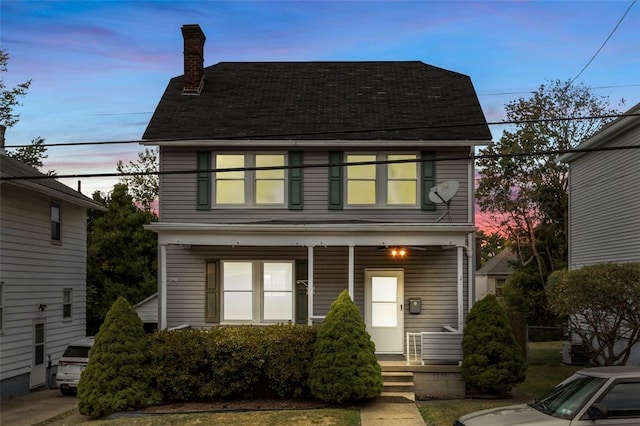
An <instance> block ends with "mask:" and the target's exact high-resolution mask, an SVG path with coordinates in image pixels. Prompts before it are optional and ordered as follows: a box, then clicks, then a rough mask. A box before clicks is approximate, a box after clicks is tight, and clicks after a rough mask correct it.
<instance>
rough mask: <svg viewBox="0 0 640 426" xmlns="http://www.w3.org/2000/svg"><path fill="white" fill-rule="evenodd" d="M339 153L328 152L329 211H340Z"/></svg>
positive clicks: (341, 200)
mask: <svg viewBox="0 0 640 426" xmlns="http://www.w3.org/2000/svg"><path fill="white" fill-rule="evenodd" d="M342 162H343V156H342V152H341V151H332V152H329V210H342V204H343V199H342V168H343V167H342V166H341V165H339V164H342Z"/></svg>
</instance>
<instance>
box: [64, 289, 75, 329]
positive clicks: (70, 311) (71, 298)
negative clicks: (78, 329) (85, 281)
mask: <svg viewBox="0 0 640 426" xmlns="http://www.w3.org/2000/svg"><path fill="white" fill-rule="evenodd" d="M67 294H68V295H69V302H68V303H67V302H66V301H65V296H66V295H67ZM66 305H68V306H69V315H68V316H65V314H64V313H65V310H64V308H65V306H66ZM62 319H63V320H65V321H69V320H72V319H73V289H72V288H63V289H62Z"/></svg>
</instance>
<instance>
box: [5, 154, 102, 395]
mask: <svg viewBox="0 0 640 426" xmlns="http://www.w3.org/2000/svg"><path fill="white" fill-rule="evenodd" d="M0 151H1V152H0V176H2V177H3V178H13V177H15V178H21V177H25V176H41V177H44V175H42V174H41V173H39V172H38V171H37V170H36V169H34V168H31V167H29V166H26V165H24V164H22V163H21V162H19V161H18V160H16V159H14V158H11V157H8V156H7V155H5V152H4V141H3V142H2V147H1V148H0ZM88 209H103V207H102V206H101V205H99V204H97V203H95V202H94V201H93V200H91V199H90V198H87V197H85V196H84V195H82V194H81V193H79V192H77V191H74V190H73V189H71V188H69V187H67V186H65V185H63V184H61V183H60V182H58V181H56V180H55V179H53V178H48V179H37V180H35V179H33V180H24V179H18V180H2V181H0V386H1V387H0V393H1V395H2V399H6V398H10V397H12V396H14V395H19V394H22V393H27V392H29V390H30V389H33V388H37V387H41V386H45V385H47V384H49V385H52V384H54V383H55V382H54V381H53V379H52V376H53V375H54V374H55V371H56V368H57V364H58V359H59V358H60V356H61V355H62V353H63V352H64V350H65V348H66V346H67V345H68V344H69V343H70V342H72V341H74V340H77V339H79V338H83V337H84V336H85V330H86V315H85V305H86V302H85V301H86V273H87V272H86V271H87V264H86V256H87V250H86V245H87V237H86V235H87V210H88ZM49 363H50V365H51V368H50V369H49V368H48V365H49ZM47 373H48V374H49V377H47Z"/></svg>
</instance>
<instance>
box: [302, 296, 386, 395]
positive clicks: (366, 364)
mask: <svg viewBox="0 0 640 426" xmlns="http://www.w3.org/2000/svg"><path fill="white" fill-rule="evenodd" d="M309 387H310V389H311V394H312V395H313V396H314V397H316V398H318V399H320V400H322V401H325V402H331V403H342V402H345V401H356V400H363V399H369V398H374V397H376V396H378V395H380V393H381V392H382V372H381V369H380V364H378V360H377V359H376V356H375V344H374V343H373V342H372V341H371V336H370V335H369V333H367V331H366V329H365V325H364V321H363V320H362V316H361V315H360V311H359V309H358V307H357V306H356V304H355V303H353V301H352V300H351V297H350V296H349V293H348V292H347V291H346V290H345V291H343V292H342V293H340V296H338V298H337V299H336V300H335V301H334V302H333V303H332V304H331V308H330V309H329V312H328V313H327V317H326V318H325V320H324V322H323V323H322V325H321V327H320V331H319V332H318V337H317V338H316V342H315V345H314V353H313V360H312V361H311V365H310V367H309Z"/></svg>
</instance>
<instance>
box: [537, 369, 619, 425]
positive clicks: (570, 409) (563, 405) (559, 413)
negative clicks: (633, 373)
mask: <svg viewBox="0 0 640 426" xmlns="http://www.w3.org/2000/svg"><path fill="white" fill-rule="evenodd" d="M606 381H607V379H603V378H599V377H591V376H585V375H584V374H580V373H576V374H574V375H573V376H571V377H569V378H568V379H567V380H565V381H564V382H562V383H560V384H559V385H558V386H556V387H555V388H553V390H552V391H551V392H550V393H549V394H548V395H546V396H545V397H543V398H541V399H540V400H538V401H536V402H534V403H533V404H531V407H532V408H535V409H536V410H538V411H541V412H543V413H545V414H548V415H550V416H553V417H558V418H561V419H572V418H573V417H574V416H575V415H576V413H577V412H578V411H579V410H580V409H581V408H582V407H583V406H584V404H586V402H587V401H588V400H589V399H590V398H591V397H592V396H593V394H594V393H595V392H596V391H597V390H598V389H600V387H601V386H602V385H603V384H604V383H605V382H606Z"/></svg>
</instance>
